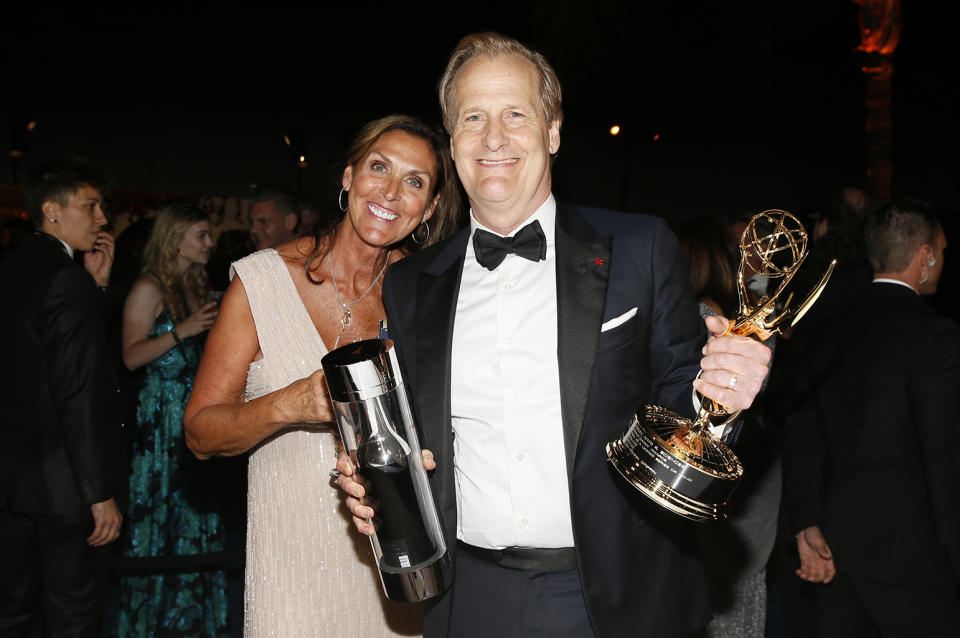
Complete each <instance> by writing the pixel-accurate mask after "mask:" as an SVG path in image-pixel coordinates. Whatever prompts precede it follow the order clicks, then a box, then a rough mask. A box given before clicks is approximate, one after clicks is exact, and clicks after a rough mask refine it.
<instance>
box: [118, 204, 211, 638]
mask: <svg viewBox="0 0 960 638" xmlns="http://www.w3.org/2000/svg"><path fill="white" fill-rule="evenodd" d="M212 246H213V242H212V241H211V238H210V221H209V219H208V218H207V215H206V213H204V212H203V211H201V210H200V209H198V208H196V207H193V206H186V205H175V206H170V207H167V208H165V209H163V210H162V211H160V213H159V215H158V216H157V220H156V224H155V226H154V228H153V232H152V234H151V235H150V239H149V241H148V242H147V245H146V247H145V249H144V258H143V261H144V268H143V273H142V275H141V276H140V278H139V279H138V280H137V281H136V283H134V285H133V288H132V289H131V291H130V295H129V296H128V297H127V301H126V305H125V306H124V314H123V361H124V364H125V365H126V366H127V368H129V369H130V370H135V369H137V368H140V367H144V373H145V374H144V381H143V387H142V389H141V391H140V396H139V402H138V405H137V423H136V427H135V430H134V432H133V433H132V439H133V447H132V455H131V466H132V468H131V475H130V506H129V509H128V511H127V517H126V523H127V530H126V541H125V545H124V555H125V557H126V558H127V560H126V561H125V563H126V564H127V565H128V566H130V570H129V571H127V572H126V573H125V574H124V576H123V577H122V578H121V593H120V611H119V614H118V619H117V634H118V635H120V636H198V637H199V636H202V637H204V638H207V637H209V636H225V635H228V627H227V586H226V576H225V573H224V571H223V569H222V565H217V564H216V560H215V559H216V557H217V556H218V555H219V554H218V553H220V552H222V551H223V544H224V533H223V525H222V522H221V520H220V515H219V514H218V513H216V512H215V511H211V509H210V503H209V499H205V498H204V496H205V491H206V490H205V488H206V487H207V486H206V485H205V484H204V483H205V482H204V481H201V480H199V479H198V478H197V477H196V476H195V475H193V474H192V473H191V471H190V470H191V467H192V466H193V464H194V463H196V460H195V459H194V458H193V455H192V454H190V453H189V451H188V450H187V448H186V445H185V443H184V435H183V408H184V406H185V405H186V403H187V399H189V398H190V392H191V390H192V389H193V379H194V375H195V373H196V370H197V365H198V364H199V362H200V354H201V351H202V348H203V338H204V336H205V333H206V331H207V330H209V328H210V326H211V325H212V324H213V320H214V318H215V317H216V314H217V304H216V303H215V302H207V297H208V293H209V291H208V286H207V281H206V275H205V272H204V264H206V263H207V260H208V259H209V257H210V252H211V248H212ZM218 567H220V568H218Z"/></svg>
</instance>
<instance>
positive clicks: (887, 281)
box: [873, 277, 920, 295]
mask: <svg viewBox="0 0 960 638" xmlns="http://www.w3.org/2000/svg"><path fill="white" fill-rule="evenodd" d="M873 283H875V284H897V285H900V286H903V287H904V288H909V289H910V292H912V293H913V294H915V295H919V294H920V293H919V292H917V291H916V290H915V289H914V287H913V286H911V285H910V284H908V283H907V282H905V281H900V280H899V279H888V278H887V277H877V278H876V279H874V280H873Z"/></svg>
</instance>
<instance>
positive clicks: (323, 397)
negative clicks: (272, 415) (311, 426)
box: [277, 370, 335, 423]
mask: <svg viewBox="0 0 960 638" xmlns="http://www.w3.org/2000/svg"><path fill="white" fill-rule="evenodd" d="M277 398H278V400H279V402H280V403H279V405H280V410H281V413H282V414H283V417H282V419H283V420H284V421H286V422H287V423H331V422H332V421H334V420H335V417H334V414H333V405H331V403H330V396H329V395H328V394H327V383H326V381H324V378H323V370H317V371H315V372H314V373H313V374H311V375H310V376H309V377H307V378H305V379H300V380H299V381H294V382H293V383H291V384H290V385H288V386H287V387H285V388H283V389H282V390H280V396H278V397H277Z"/></svg>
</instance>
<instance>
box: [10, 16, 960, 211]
mask: <svg viewBox="0 0 960 638" xmlns="http://www.w3.org/2000/svg"><path fill="white" fill-rule="evenodd" d="M260 5H262V6H257V7H256V8H240V7H238V5H236V4H229V5H228V4H217V5H213V6H211V5H194V4H192V3H186V2H168V3H163V4H157V5H141V4H138V3H127V4H124V5H117V6H109V5H107V6H88V7H79V6H71V7H43V8H40V9H28V8H24V7H23V6H21V7H16V6H15V7H10V6H8V7H7V8H5V9H3V10H2V15H3V18H2V26H0V30H2V31H0V35H2V44H0V47H2V57H3V68H4V72H3V79H2V81H0V86H2V97H0V152H2V153H3V156H2V157H3V159H2V160H0V162H7V163H8V164H7V166H4V164H3V163H0V183H11V182H13V181H15V180H22V178H23V171H24V169H25V168H28V167H29V166H31V165H33V164H35V163H36V162H37V161H39V160H41V159H44V158H48V157H50V156H53V155H56V154H59V153H62V152H64V151H79V152H83V153H86V154H89V155H92V156H94V157H95V158H97V159H100V160H101V161H103V162H104V163H106V164H108V165H110V166H112V167H113V169H114V170H115V173H116V177H117V183H118V186H121V187H123V188H125V189H132V190H147V191H159V192H183V193H199V194H204V195H225V196H239V195H243V194H244V193H245V192H246V189H247V188H248V186H249V185H250V184H252V183H266V182H276V183H286V184H289V185H291V186H295V185H296V184H297V180H298V179H299V180H301V183H302V185H303V186H304V187H305V188H308V189H310V190H312V191H316V192H318V193H322V194H328V195H329V197H330V198H331V201H332V197H333V195H334V194H335V192H336V188H337V186H336V182H337V175H338V173H339V171H340V170H341V169H340V166H339V161H340V159H341V155H342V149H343V147H344V145H345V143H346V142H347V141H348V140H349V139H350V137H351V136H352V135H353V133H355V131H356V130H357V128H358V127H359V126H360V125H361V124H362V123H363V122H365V121H367V120H369V119H372V118H374V117H377V116H380V115H383V114H386V113H390V112H395V111H401V112H411V113H415V114H419V115H423V116H425V117H428V118H432V119H435V120H439V108H438V107H437V101H436V95H435V86H436V82H437V79H438V77H439V75H440V73H441V71H442V68H443V65H444V62H445V58H446V56H447V54H448V53H449V51H450V49H451V48H452V47H453V46H454V45H455V44H456V42H457V40H458V39H459V38H460V37H461V36H462V35H464V34H466V33H469V32H471V31H476V30H482V29H494V30H499V31H502V32H504V33H507V34H510V35H513V36H515V37H518V38H520V39H522V40H524V41H526V42H528V43H531V44H532V45H534V46H535V47H537V48H538V49H540V50H541V51H543V52H544V53H545V54H546V55H547V57H548V58H549V59H550V60H551V61H552V62H553V63H554V64H555V66H556V67H557V70H558V73H559V75H560V78H561V82H562V83H563V87H564V105H565V111H566V121H565V123H564V128H563V133H562V145H561V150H560V155H559V158H558V160H557V163H556V165H555V175H556V180H555V181H556V184H557V190H558V192H559V193H560V194H561V195H562V196H565V197H567V198H569V199H573V200H576V201H581V202H585V203H590V204H596V205H601V206H609V207H615V208H623V209H628V210H643V211H650V212H655V213H659V214H665V215H675V214H680V215H682V214H687V213H692V212H729V211H733V210H740V209H746V210H755V209H762V208H770V207H782V208H790V209H795V208H798V207H800V208H802V207H806V206H809V205H812V204H815V203H820V202H823V201H825V200H826V199H828V198H829V197H831V196H832V195H834V194H835V193H836V191H837V190H838V189H839V188H840V187H842V186H846V185H862V184H863V182H864V178H863V173H864V168H863V167H864V162H863V126H864V125H863V122H864V107H863V102H864V100H863V80H862V75H861V73H860V72H859V66H860V60H859V58H858V57H857V55H856V54H855V52H854V49H855V47H856V45H857V43H858V29H857V7H856V6H855V5H854V3H853V2H846V1H842V0H823V1H811V2H802V3H801V2H793V1H789V0H752V1H751V0H724V1H719V0H717V1H709V0H703V1H697V2H669V1H666V0H663V1H646V2H639V1H638V2H625V1H619V0H616V1H609V2H571V1H569V0H566V1H564V0H560V1H557V2H501V1H493V2H486V3H483V4H482V5H479V6H474V5H466V4H464V5H462V6H458V5H456V4H454V3H414V4H409V3H380V2H367V3H355V4H348V3H343V4H342V5H341V6H339V7H337V8H333V9H331V8H327V7H321V6H320V5H313V6H312V7H310V8H304V7H300V6H284V5H282V4H273V5H266V4H265V3H260ZM943 11H944V9H942V8H941V7H940V5H939V4H936V3H929V2H922V3H921V2H916V1H914V0H903V34H902V38H901V43H900V46H899V48H898V50H897V53H896V56H895V58H894V60H895V72H894V98H893V100H894V126H895V149H894V152H895V157H894V190H895V191H896V192H899V193H910V194H916V195H921V196H925V197H928V198H932V199H935V200H937V201H938V202H940V203H942V204H944V205H946V206H948V207H951V208H956V206H957V204H958V195H957V191H956V187H955V179H954V177H953V176H954V175H955V174H956V172H957V171H956V169H957V168H958V160H957V153H956V152H955V149H956V146H957V142H958V140H960V135H958V127H957V123H956V117H955V113H956V112H957V106H958V95H957V93H958V88H957V83H956V81H955V79H954V76H955V74H956V72H955V70H954V69H955V68H956V62H957V53H956V50H955V48H953V47H952V46H950V45H949V44H948V42H949V39H950V28H951V26H950V22H949V20H948V19H947V16H945V15H943V13H942V12H943ZM30 119H32V120H35V121H36V122H37V125H36V128H35V129H34V130H33V131H32V132H30V133H22V132H21V131H20V129H19V128H18V127H20V126H21V124H22V123H23V122H25V121H27V120H30ZM6 122H9V123H10V125H9V126H5V125H4V124H5V123H6ZM612 124H620V125H621V126H622V127H623V133H622V134H621V135H620V136H619V137H617V138H612V137H611V136H609V134H608V133H607V131H608V129H609V127H610V126H611V125H612ZM285 133H286V134H287V135H288V136H291V137H292V141H293V142H294V146H292V147H289V148H288V147H286V146H285V144H284V142H283V135H284V134H285ZM655 136H656V139H655ZM13 146H18V147H20V146H23V147H24V148H25V151H26V155H25V156H24V157H22V158H20V159H18V160H16V166H13V165H12V161H11V160H9V159H8V158H7V157H6V155H7V152H8V150H9V149H11V148H12V147H13ZM301 152H302V153H303V154H304V155H305V156H306V158H307V167H306V168H305V169H297V168H296V166H295V164H294V159H293V158H294V156H295V155H299V154H300V153H301ZM298 172H299V175H298Z"/></svg>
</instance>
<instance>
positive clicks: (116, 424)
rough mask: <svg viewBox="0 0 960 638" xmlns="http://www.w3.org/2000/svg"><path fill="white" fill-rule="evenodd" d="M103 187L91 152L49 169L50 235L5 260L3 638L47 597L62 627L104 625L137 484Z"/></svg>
mask: <svg viewBox="0 0 960 638" xmlns="http://www.w3.org/2000/svg"><path fill="white" fill-rule="evenodd" d="M101 182H102V180H101V178H100V175H99V172H98V171H97V170H96V169H94V168H93V167H91V166H90V165H89V164H87V163H86V162H84V161H81V160H77V159H70V160H63V161H61V162H58V163H56V164H53V165H49V166H47V167H45V168H43V169H40V170H39V171H38V172H37V174H36V176H35V178H34V179H33V180H32V181H31V184H30V185H28V187H27V204H28V207H29V210H30V214H31V217H32V218H33V222H34V227H35V228H36V232H34V233H33V234H31V235H26V236H24V237H22V238H21V242H20V245H19V247H18V248H17V250H15V251H14V252H12V253H11V254H10V255H9V256H8V257H7V258H6V259H5V260H4V261H3V262H2V263H0V291H2V293H0V294H2V296H3V299H4V310H3V312H2V313H0V335H2V339H3V344H4V352H5V353H6V354H7V357H6V359H5V362H4V365H3V366H2V367H0V432H2V435H3V439H4V444H3V445H2V446H0V546H2V547H3V551H4V559H3V560H2V561H0V636H24V635H26V634H27V632H28V631H29V629H30V624H31V618H32V615H33V613H34V612H35V611H36V609H37V608H38V607H39V606H40V605H42V609H43V615H44V620H45V625H46V629H47V632H48V635H51V636H97V635H99V631H100V626H99V625H100V618H101V616H102V612H103V604H104V595H105V591H106V580H107V576H108V571H107V570H108V567H109V548H108V547H107V545H108V544H109V543H112V542H113V541H114V540H116V538H117V536H118V535H119V533H120V524H121V520H122V518H121V515H120V508H119V506H118V501H120V500H121V496H122V495H123V494H124V493H125V487H124V484H125V476H124V471H123V433H122V430H121V426H122V424H121V422H120V401H119V396H118V394H117V389H116V384H115V383H114V376H113V371H112V367H111V363H110V357H109V351H108V346H107V342H106V336H105V330H104V324H103V313H102V308H101V306H102V304H103V302H104V298H105V297H106V296H107V295H109V293H108V292H106V290H105V289H106V288H107V286H108V282H109V277H110V268H111V265H112V262H113V240H112V238H111V237H110V236H109V235H108V234H106V233H104V232H102V230H101V229H102V227H103V225H104V224H105V223H106V221H107V220H106V217H105V216H104V214H103V210H102V209H101V203H102V200H103V196H102V189H101V187H100V184H101ZM76 251H84V256H83V266H80V265H79V264H77V263H75V262H74V260H73V255H74V253H75V252H76Z"/></svg>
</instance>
